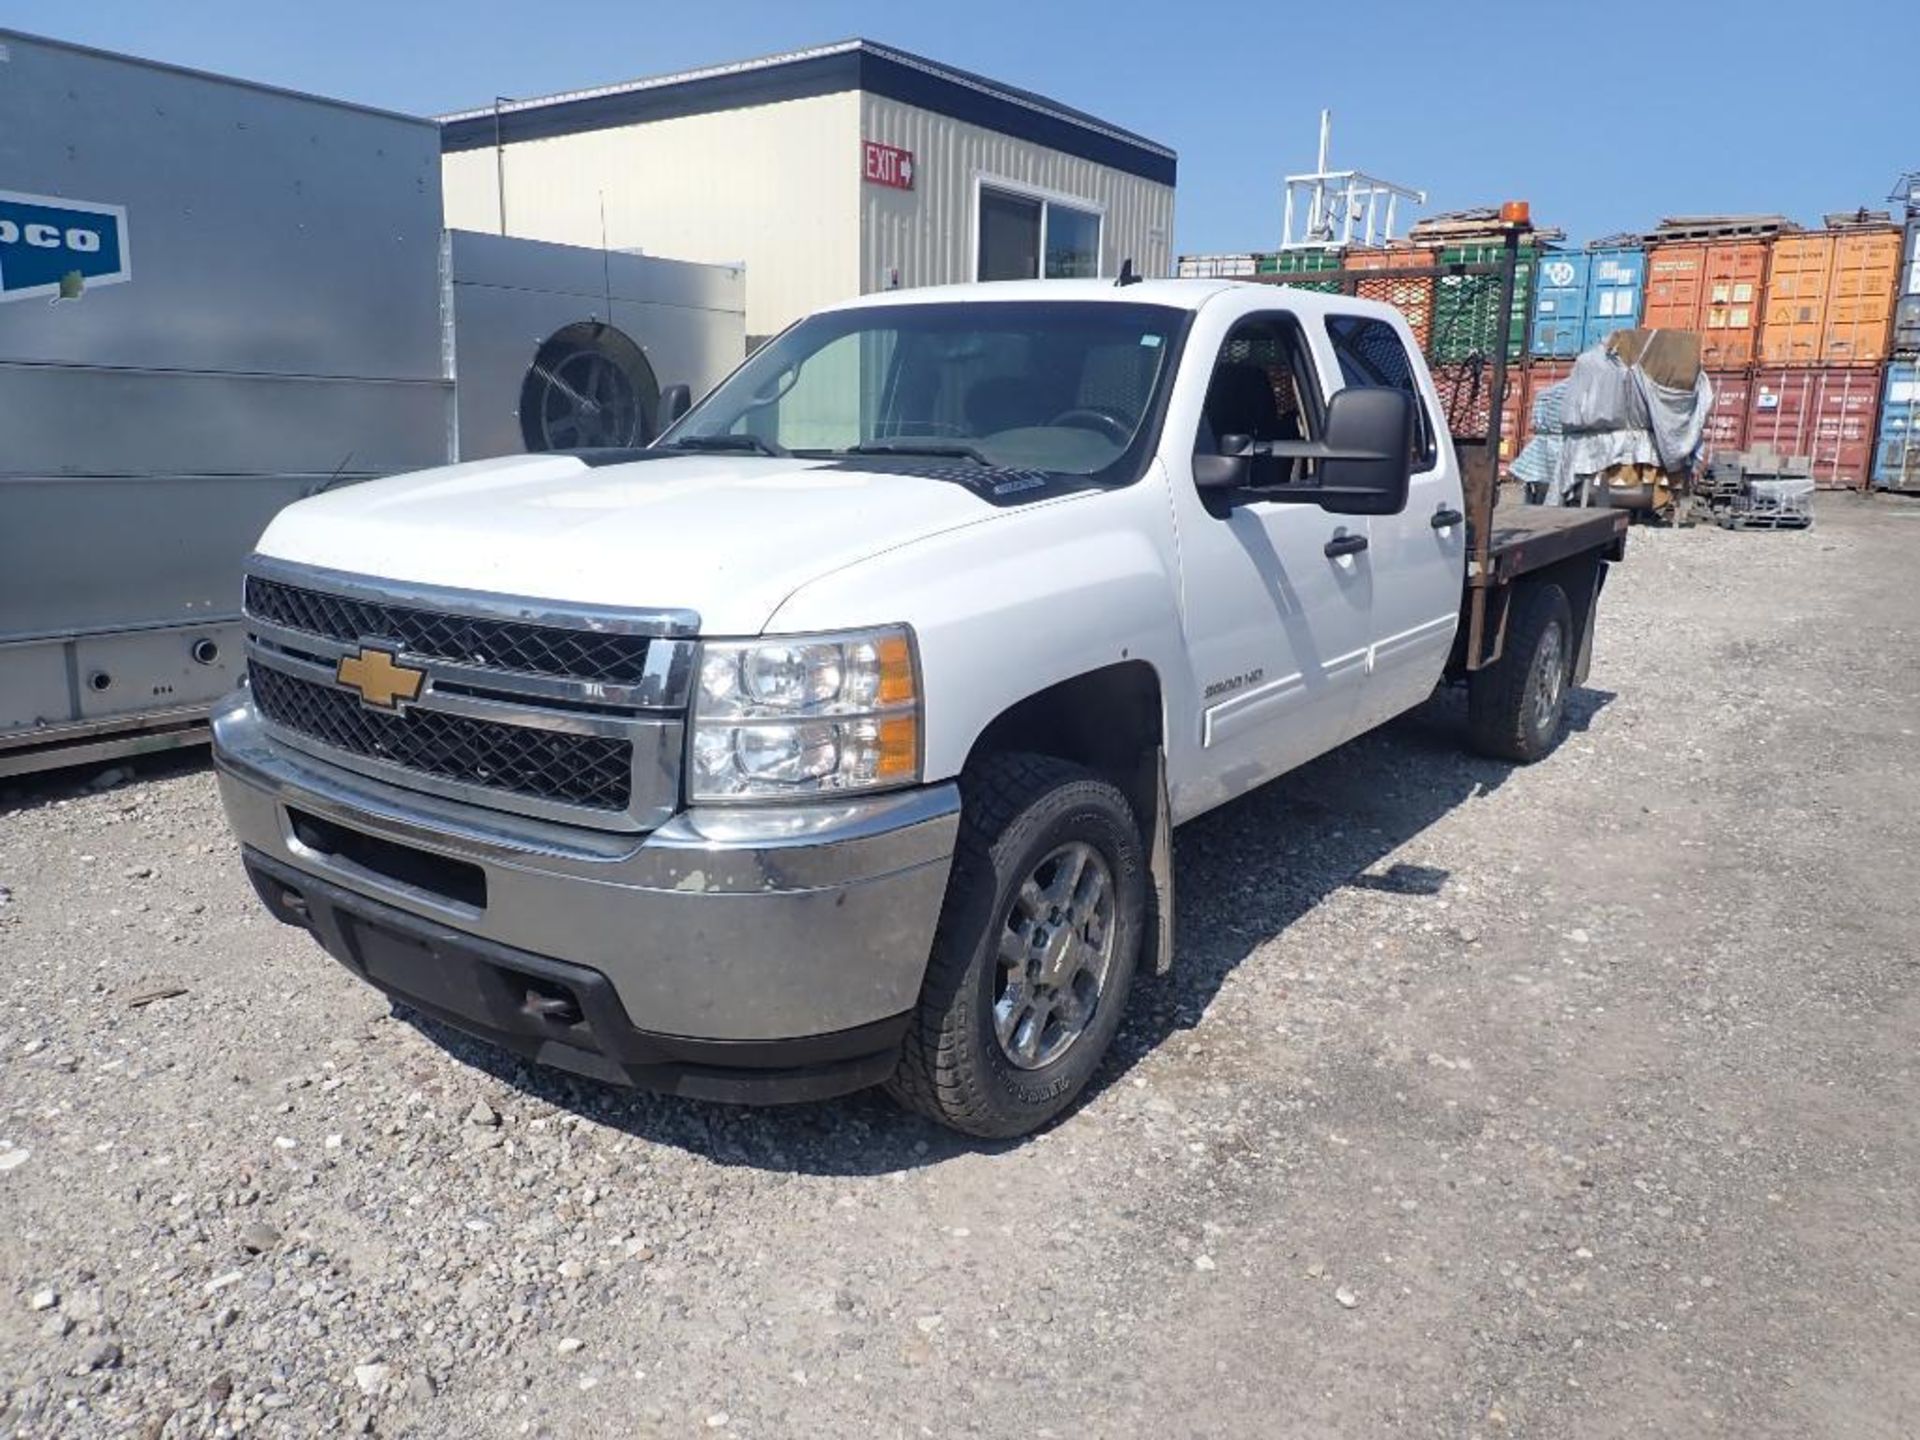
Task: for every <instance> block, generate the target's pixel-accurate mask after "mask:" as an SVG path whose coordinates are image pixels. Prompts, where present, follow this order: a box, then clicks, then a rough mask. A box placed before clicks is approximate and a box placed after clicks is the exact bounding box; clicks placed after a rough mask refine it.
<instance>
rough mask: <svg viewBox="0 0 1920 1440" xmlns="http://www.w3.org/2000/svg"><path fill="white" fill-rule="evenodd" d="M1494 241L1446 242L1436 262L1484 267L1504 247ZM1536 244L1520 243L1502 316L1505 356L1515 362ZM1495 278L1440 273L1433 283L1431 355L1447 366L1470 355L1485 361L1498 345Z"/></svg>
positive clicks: (1521, 347) (1523, 337)
mask: <svg viewBox="0 0 1920 1440" xmlns="http://www.w3.org/2000/svg"><path fill="white" fill-rule="evenodd" d="M1505 248H1506V247H1505V246H1504V245H1502V244H1501V242H1500V241H1498V240H1488V241H1484V242H1480V243H1477V244H1471V245H1449V246H1447V247H1446V248H1445V249H1444V250H1442V251H1441V252H1440V263H1441V264H1442V265H1486V264H1491V263H1495V262H1497V261H1498V260H1499V259H1500V257H1501V255H1502V253H1503V252H1504V250H1505ZM1538 259H1539V250H1538V247H1536V246H1533V245H1522V246H1521V247H1520V264H1519V266H1518V268H1517V269H1516V270H1515V272H1514V277H1513V313H1512V314H1511V315H1510V316H1509V317H1508V325H1507V359H1509V360H1518V359H1519V358H1520V357H1521V356H1522V355H1523V354H1525V353H1526V348H1527V314H1528V304H1527V296H1528V292H1529V291H1530V290H1531V289H1532V288H1533V267H1534V264H1535V262H1536V261H1537V260H1538ZM1499 308H1500V277H1499V276H1498V275H1443V276H1441V277H1440V279H1439V280H1437V281H1435V282H1434V304H1433V359H1434V362H1435V363H1436V364H1440V365H1451V364H1456V363H1458V362H1460V361H1462V360H1471V359H1473V358H1475V357H1476V356H1478V357H1481V358H1485V359H1491V358H1492V356H1493V347H1494V346H1495V345H1496V344H1497V343H1498V332H1499V319H1498V316H1497V315H1496V313H1495V312H1496V311H1498V310H1499Z"/></svg>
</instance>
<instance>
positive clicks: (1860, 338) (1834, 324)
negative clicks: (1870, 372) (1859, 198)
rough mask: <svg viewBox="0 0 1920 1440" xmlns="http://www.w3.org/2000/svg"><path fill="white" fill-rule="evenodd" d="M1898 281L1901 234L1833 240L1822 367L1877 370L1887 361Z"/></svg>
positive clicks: (1851, 234)
mask: <svg viewBox="0 0 1920 1440" xmlns="http://www.w3.org/2000/svg"><path fill="white" fill-rule="evenodd" d="M1899 278H1900V232H1899V231H1898V230H1897V229H1894V228H1893V227H1891V226H1889V227H1888V228H1887V229H1885V230H1862V231H1856V232H1846V231H1842V232H1841V233H1840V234H1839V235H1838V236H1836V237H1835V239H1834V244H1833V278H1832V280H1830V281H1829V282H1828V285H1827V296H1828V298H1827V328H1826V333H1825V335H1824V336H1823V337H1822V342H1821V349H1820V362H1821V363H1822V364H1823V365H1878V364H1879V363H1880V362H1881V361H1883V360H1885V359H1886V358H1887V355H1888V353H1889V350H1890V349H1891V345H1892V333H1891V332H1892V328H1893V306H1894V299H1895V294H1894V292H1895V290H1896V288H1897V286H1898V283H1899Z"/></svg>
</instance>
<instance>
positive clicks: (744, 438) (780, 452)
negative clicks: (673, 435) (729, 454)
mask: <svg viewBox="0 0 1920 1440" xmlns="http://www.w3.org/2000/svg"><path fill="white" fill-rule="evenodd" d="M666 448H667V449H669V450H732V451H739V452H741V453H748V452H751V453H753V454H756V455H773V456H776V457H784V456H786V455H787V454H788V453H789V452H788V451H787V449H786V447H784V446H781V445H776V444H774V443H773V442H772V441H771V440H762V439H761V438H760V437H759V436H758V435H682V436H680V437H679V438H678V439H676V440H674V441H672V442H671V443H670V444H668V445H667V447H666Z"/></svg>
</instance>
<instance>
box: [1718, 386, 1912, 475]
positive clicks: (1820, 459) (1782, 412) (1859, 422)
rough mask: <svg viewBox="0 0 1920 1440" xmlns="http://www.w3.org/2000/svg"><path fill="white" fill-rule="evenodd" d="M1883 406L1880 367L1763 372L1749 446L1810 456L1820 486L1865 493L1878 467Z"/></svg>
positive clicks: (1751, 413)
mask: <svg viewBox="0 0 1920 1440" xmlns="http://www.w3.org/2000/svg"><path fill="white" fill-rule="evenodd" d="M1879 405H1880V371H1879V370H1878V369H1869V368H1867V367H1865V366H1859V365H1848V366H1818V367H1800V368H1791V369H1787V368H1768V369H1762V370H1757V371H1755V372H1754V377H1753V391H1752V397H1751V404H1750V405H1749V407H1748V411H1747V437H1746V443H1745V445H1744V447H1743V448H1745V449H1752V448H1754V447H1755V446H1758V445H1766V446H1770V447H1771V448H1772V449H1773V450H1774V451H1775V452H1776V453H1777V454H1780V455H1785V456H1795V455H1805V456H1807V457H1808V458H1809V459H1810V460H1811V461H1812V464H1813V478H1814V483H1815V484H1817V485H1819V486H1821V487H1822V488H1823V489H1828V490H1849V489H1863V488H1865V486H1866V483H1867V477H1868V474H1869V472H1870V471H1871V470H1872V466H1873V422H1874V415H1875V412H1876V411H1877V410H1878V409H1879Z"/></svg>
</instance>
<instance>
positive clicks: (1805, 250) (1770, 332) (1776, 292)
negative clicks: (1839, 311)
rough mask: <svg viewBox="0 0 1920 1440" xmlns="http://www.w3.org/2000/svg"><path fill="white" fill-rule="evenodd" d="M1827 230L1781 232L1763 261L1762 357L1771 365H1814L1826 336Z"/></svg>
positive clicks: (1829, 253)
mask: <svg viewBox="0 0 1920 1440" xmlns="http://www.w3.org/2000/svg"><path fill="white" fill-rule="evenodd" d="M1833 240H1834V237H1833V236H1832V235H1830V234H1821V235H1782V236H1781V237H1780V238H1779V239H1778V240H1776V241H1774V243H1773V257H1772V259H1770V260H1769V261H1768V262H1767V288H1766V299H1765V303H1764V304H1763V305H1762V306H1761V309H1762V310H1763V311H1764V312H1765V315H1766V324H1765V328H1764V329H1763V330H1762V331H1761V336H1760V358H1761V359H1763V360H1764V361H1766V363H1767V364H1769V365H1817V364H1819V363H1820V356H1821V347H1822V346H1823V345H1825V344H1826V338H1827V287H1828V284H1829V282H1830V281H1831V279H1832V276H1833Z"/></svg>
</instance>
